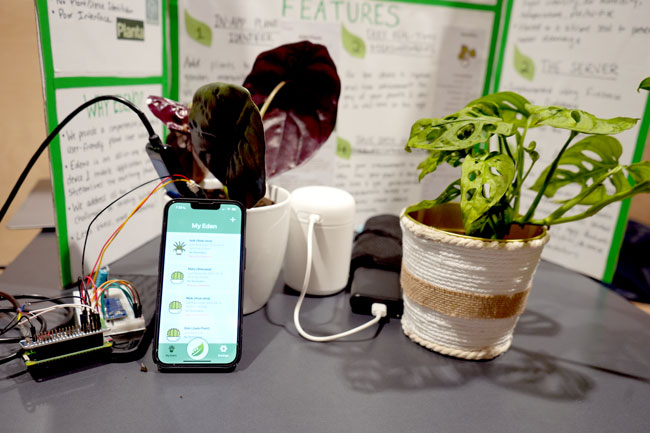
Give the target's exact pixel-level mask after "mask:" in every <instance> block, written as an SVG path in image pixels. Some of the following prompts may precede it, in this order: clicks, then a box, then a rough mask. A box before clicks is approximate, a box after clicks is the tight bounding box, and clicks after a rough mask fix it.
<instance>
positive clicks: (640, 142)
mask: <svg viewBox="0 0 650 433" xmlns="http://www.w3.org/2000/svg"><path fill="white" fill-rule="evenodd" d="M648 129H650V95H649V96H648V97H647V100H646V104H645V110H644V113H643V118H642V119H641V125H640V126H639V135H638V136H637V139H636V148H635V149H634V155H633V156H632V162H633V163H634V162H639V161H641V159H642V158H643V150H644V147H645V142H646V139H647V138H648ZM630 203H631V199H627V200H623V202H622V203H621V210H620V212H619V214H618V220H617V221H616V230H614V236H613V238H612V243H611V245H610V247H609V254H608V256H607V264H606V265H605V272H604V274H603V278H602V280H603V281H604V282H605V283H611V282H612V280H613V279H614V273H615V272H616V265H617V263H618V256H619V254H620V252H621V246H622V245H623V238H624V237H625V230H626V228H627V216H628V214H629V212H630Z"/></svg>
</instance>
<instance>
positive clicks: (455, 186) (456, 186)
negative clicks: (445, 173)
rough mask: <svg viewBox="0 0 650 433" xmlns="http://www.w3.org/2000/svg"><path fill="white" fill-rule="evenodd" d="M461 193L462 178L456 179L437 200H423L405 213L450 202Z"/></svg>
mask: <svg viewBox="0 0 650 433" xmlns="http://www.w3.org/2000/svg"><path fill="white" fill-rule="evenodd" d="M459 195H460V179H456V180H455V181H453V182H452V183H450V184H449V186H448V187H447V188H445V190H444V191H443V192H442V193H441V194H440V195H439V196H438V197H437V198H436V199H435V200H422V201H421V202H420V203H417V204H414V205H412V206H409V207H408V208H407V209H406V211H405V213H407V214H408V213H411V212H417V211H419V210H426V209H432V208H434V207H435V206H438V205H441V204H444V203H447V202H450V201H452V200H454V199H455V198H456V197H458V196H459Z"/></svg>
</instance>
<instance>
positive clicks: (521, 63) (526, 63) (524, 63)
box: [515, 45, 535, 81]
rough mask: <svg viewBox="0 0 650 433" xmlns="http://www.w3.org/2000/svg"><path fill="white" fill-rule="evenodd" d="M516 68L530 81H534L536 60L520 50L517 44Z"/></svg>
mask: <svg viewBox="0 0 650 433" xmlns="http://www.w3.org/2000/svg"><path fill="white" fill-rule="evenodd" d="M515 70H516V71H517V72H518V73H519V75H521V76H522V77H523V78H525V79H527V80H528V81H533V78H534V77H535V62H533V59H531V58H530V57H528V56H527V55H525V54H524V53H522V52H521V51H519V47H517V46H516V45H515Z"/></svg>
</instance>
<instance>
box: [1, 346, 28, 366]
mask: <svg viewBox="0 0 650 433" xmlns="http://www.w3.org/2000/svg"><path fill="white" fill-rule="evenodd" d="M22 354H23V349H18V350H17V351H15V352H14V353H12V354H11V355H9V356H5V357H4V358H0V364H6V363H7V362H9V361H13V360H14V359H18V358H20V356H21V355H22Z"/></svg>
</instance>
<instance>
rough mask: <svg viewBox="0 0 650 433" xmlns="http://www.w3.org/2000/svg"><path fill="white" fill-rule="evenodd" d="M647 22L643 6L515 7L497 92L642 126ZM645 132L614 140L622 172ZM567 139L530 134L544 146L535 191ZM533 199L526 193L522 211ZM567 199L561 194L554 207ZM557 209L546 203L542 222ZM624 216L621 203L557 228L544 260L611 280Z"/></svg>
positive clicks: (649, 41)
mask: <svg viewBox="0 0 650 433" xmlns="http://www.w3.org/2000/svg"><path fill="white" fill-rule="evenodd" d="M649 17H650V2H647V1H646V2H644V1H639V0H634V1H624V2H613V1H608V2H595V1H591V0H584V1H575V2H557V1H553V0H541V1H536V2H512V11H511V18H510V27H509V29H508V33H507V40H506V42H507V43H506V48H505V52H504V54H505V56H504V61H503V65H502V68H503V72H502V75H501V81H500V86H499V89H500V90H504V91H505V90H510V91H515V92H517V93H520V94H522V95H523V96H525V97H526V98H527V99H529V100H530V101H531V102H532V103H533V104H536V105H557V106H563V107H568V108H580V109H582V110H585V111H588V112H590V113H592V114H594V115H596V116H597V117H601V118H612V117H617V116H624V117H635V118H642V117H643V115H644V110H645V107H646V101H647V93H646V92H643V93H638V92H637V90H636V89H637V86H638V84H639V83H640V82H641V80H642V79H643V78H644V77H646V76H648V75H650V57H649V56H647V55H645V54H644V53H647V52H648V47H649V46H650V25H649V22H648V18H649ZM639 125H640V122H639V123H638V124H637V126H636V127H635V128H633V129H631V130H628V131H625V132H623V133H621V134H618V135H616V136H614V137H616V138H617V139H618V140H620V141H621V143H622V145H623V149H624V150H623V156H622V158H621V163H623V164H629V163H631V162H632V159H633V156H634V155H635V152H636V151H637V150H638V149H639V148H640V149H642V148H643V145H644V143H645V137H641V138H639ZM568 136H569V131H564V130H562V131H560V130H550V129H545V128H538V129H535V130H532V131H529V133H528V139H529V140H535V141H536V142H537V143H538V144H537V146H538V149H539V153H540V155H541V159H540V161H538V162H537V164H536V166H535V167H534V168H533V171H532V172H531V175H530V176H529V178H528V180H530V182H531V184H532V182H534V181H535V180H536V179H537V178H538V176H539V175H540V173H541V171H542V169H543V168H544V167H546V166H547V165H548V164H550V163H551V161H552V160H553V158H554V157H555V156H556V155H557V152H558V151H559V149H560V148H561V147H562V145H563V144H564V142H565V141H566V140H567V138H568ZM583 137H584V135H583V136H578V138H577V139H576V140H574V142H577V141H579V140H580V138H583ZM639 156H640V153H639ZM567 193H570V191H568V192H567ZM534 195H535V193H534V192H533V191H530V190H526V196H525V200H524V201H522V209H526V206H528V205H529V204H530V203H531V202H532V200H533V197H534ZM566 197H567V196H566V195H563V191H562V190H560V191H559V192H558V194H557V195H556V197H555V198H554V199H556V200H562V199H563V198H566ZM558 206H559V204H558V203H556V202H549V201H546V203H544V204H543V205H540V206H539V207H538V209H537V211H536V216H537V217H538V218H541V217H543V216H545V215H548V214H549V213H551V212H552V211H553V210H555V209H556V208H557V207H558ZM620 212H621V203H616V204H612V205H610V206H608V207H606V208H605V209H604V210H602V211H601V212H600V213H599V214H597V215H596V216H595V217H592V218H589V219H586V220H582V221H577V222H573V223H567V224H562V225H557V226H552V227H551V231H550V233H551V242H550V243H549V244H548V245H547V246H546V248H545V249H544V255H543V257H544V258H545V259H547V260H550V261H553V262H555V263H559V264H562V265H564V266H567V267H570V268H572V269H575V270H577V271H579V272H582V273H585V274H587V275H590V276H593V277H596V278H603V276H604V275H605V273H606V269H607V272H608V273H610V276H611V272H613V270H614V269H613V268H614V265H615V262H616V257H617V255H618V248H619V245H616V241H615V240H614V237H615V232H616V230H617V229H618V231H619V236H621V235H622V232H623V229H624V225H625V220H624V219H623V220H622V221H620V223H619V224H620V227H619V226H617V222H619V214H620ZM613 241H614V244H615V245H614V246H613V251H611V252H610V250H612V242H613ZM619 241H620V239H619ZM606 279H607V278H606Z"/></svg>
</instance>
